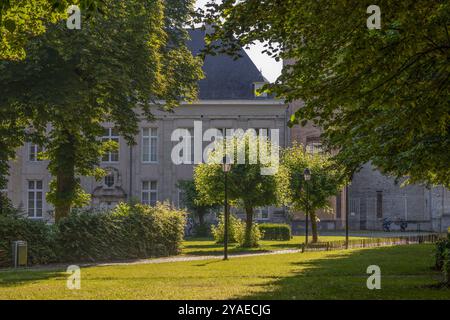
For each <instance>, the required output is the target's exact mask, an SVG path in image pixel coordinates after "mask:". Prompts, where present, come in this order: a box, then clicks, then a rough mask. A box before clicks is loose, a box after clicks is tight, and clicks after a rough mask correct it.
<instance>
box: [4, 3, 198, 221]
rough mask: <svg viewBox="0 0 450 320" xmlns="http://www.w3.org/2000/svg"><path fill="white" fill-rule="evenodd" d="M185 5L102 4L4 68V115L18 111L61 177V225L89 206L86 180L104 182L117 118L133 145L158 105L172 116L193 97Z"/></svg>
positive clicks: (194, 73)
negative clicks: (78, 207)
mask: <svg viewBox="0 0 450 320" xmlns="http://www.w3.org/2000/svg"><path fill="white" fill-rule="evenodd" d="M192 6H193V4H192V1H188V0H173V1H162V0H148V1H141V0H129V1H126V2H124V1H120V0H105V8H104V12H103V14H102V15H94V16H92V17H91V18H90V19H89V22H88V23H85V24H83V27H82V28H81V30H69V29H67V27H66V25H65V23H64V22H60V23H57V24H54V25H50V26H48V28H47V31H46V32H45V33H44V34H42V35H41V36H39V37H37V38H35V39H33V40H31V41H30V42H29V43H28V46H27V47H26V52H27V57H26V59H25V60H23V61H3V62H1V63H0V83H1V89H0V90H1V91H0V92H1V94H0V108H15V110H20V111H21V113H22V114H23V115H24V118H26V119H29V120H30V122H31V123H30V124H31V126H30V129H31V130H30V133H31V135H32V136H33V139H35V140H36V141H40V143H41V144H42V145H43V146H44V147H45V149H46V154H47V157H48V158H49V160H50V164H49V170H50V172H51V174H52V175H53V176H54V177H55V181H54V182H53V183H52V192H51V194H50V195H49V197H48V199H49V200H50V201H51V202H52V203H53V204H54V205H55V218H56V220H59V219H60V218H62V217H64V216H66V215H67V214H68V213H69V212H70V208H71V207H72V206H73V205H74V204H80V203H81V204H82V203H83V202H85V201H83V200H86V195H85V194H83V192H82V190H81V187H80V184H79V177H80V176H85V175H94V176H98V173H99V170H98V167H97V165H98V162H99V159H100V157H101V155H102V153H103V152H104V151H105V148H104V147H105V146H104V145H103V144H101V143H99V141H98V137H99V136H101V135H102V134H103V128H102V123H103V122H107V121H111V122H113V123H114V124H115V126H116V128H117V129H118V131H119V132H120V133H121V134H122V136H123V137H124V138H125V139H126V141H127V142H128V143H129V144H132V143H134V135H135V134H136V133H137V130H138V121H139V120H140V119H141V118H142V117H144V118H146V119H148V120H153V115H152V113H151V109H152V106H156V105H159V106H160V107H161V108H163V109H165V110H172V108H173V107H174V106H176V105H177V104H179V102H180V101H182V100H185V101H190V100H192V99H194V98H195V97H196V93H197V81H198V80H199V79H200V78H201V76H202V73H201V62H200V61H199V59H197V58H194V57H193V56H192V54H191V52H190V51H189V50H188V49H187V47H186V45H185V41H186V40H187V33H186V31H185V30H184V28H183V27H184V23H186V22H187V21H188V20H189V19H190V14H191V12H192Z"/></svg>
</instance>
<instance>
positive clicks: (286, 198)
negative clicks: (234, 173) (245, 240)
mask: <svg viewBox="0 0 450 320" xmlns="http://www.w3.org/2000/svg"><path fill="white" fill-rule="evenodd" d="M306 168H308V169H309V170H310V172H311V178H310V180H309V181H307V180H305V179H304V171H305V169H306ZM276 181H277V195H278V199H279V202H280V203H282V204H283V205H286V206H287V207H289V208H290V209H291V210H301V211H302V212H304V213H305V215H306V216H308V217H309V218H310V220H311V229H312V236H313V242H317V241H318V240H319V234H318V231H317V215H316V212H317V210H320V209H324V210H325V211H330V209H331V207H330V197H332V196H335V195H337V194H338V192H339V191H340V190H342V187H343V186H344V184H345V179H344V172H343V170H342V167H340V166H339V165H337V164H336V163H334V162H333V161H332V160H331V158H330V156H329V155H327V154H325V153H307V152H306V151H305V148H304V146H303V145H300V144H294V145H293V146H292V147H290V148H287V149H285V150H283V156H282V160H281V166H280V170H279V171H278V174H277V176H276Z"/></svg>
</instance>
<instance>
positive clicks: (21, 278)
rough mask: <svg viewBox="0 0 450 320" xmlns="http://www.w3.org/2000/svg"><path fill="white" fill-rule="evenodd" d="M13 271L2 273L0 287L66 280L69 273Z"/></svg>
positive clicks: (0, 273)
mask: <svg viewBox="0 0 450 320" xmlns="http://www.w3.org/2000/svg"><path fill="white" fill-rule="evenodd" d="M30 271H31V270H28V269H20V270H11V271H9V270H8V271H1V272H0V287H14V286H20V285H23V284H26V283H27V282H35V281H40V280H47V279H50V278H61V279H66V278H67V273H65V272H64V271H61V270H32V271H31V272H30Z"/></svg>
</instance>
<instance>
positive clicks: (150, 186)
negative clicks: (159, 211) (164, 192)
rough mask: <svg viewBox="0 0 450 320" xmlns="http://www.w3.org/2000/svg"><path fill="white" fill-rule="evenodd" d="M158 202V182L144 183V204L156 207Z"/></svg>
mask: <svg viewBox="0 0 450 320" xmlns="http://www.w3.org/2000/svg"><path fill="white" fill-rule="evenodd" d="M156 201H158V182H157V181H154V180H152V181H142V203H143V204H148V205H151V206H154V205H156Z"/></svg>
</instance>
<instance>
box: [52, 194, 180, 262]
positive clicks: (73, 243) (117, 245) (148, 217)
mask: <svg viewBox="0 0 450 320" xmlns="http://www.w3.org/2000/svg"><path fill="white" fill-rule="evenodd" d="M184 223H185V212H184V211H178V210H174V209H172V208H171V207H170V206H169V205H167V204H157V205H156V206H155V207H150V206H145V205H141V204H136V205H128V204H124V203H122V204H119V205H118V206H117V207H116V208H115V209H114V210H113V211H112V212H111V213H108V212H100V213H92V212H81V213H73V214H71V215H70V216H69V217H67V218H65V219H63V220H62V221H61V222H60V223H59V228H58V229H59V232H58V237H57V242H58V243H59V244H60V256H61V257H63V259H64V260H76V261H83V260H90V261H95V260H110V259H130V258H148V257H156V256H167V255H173V254H178V253H179V248H180V245H181V241H182V239H183V234H184Z"/></svg>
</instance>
